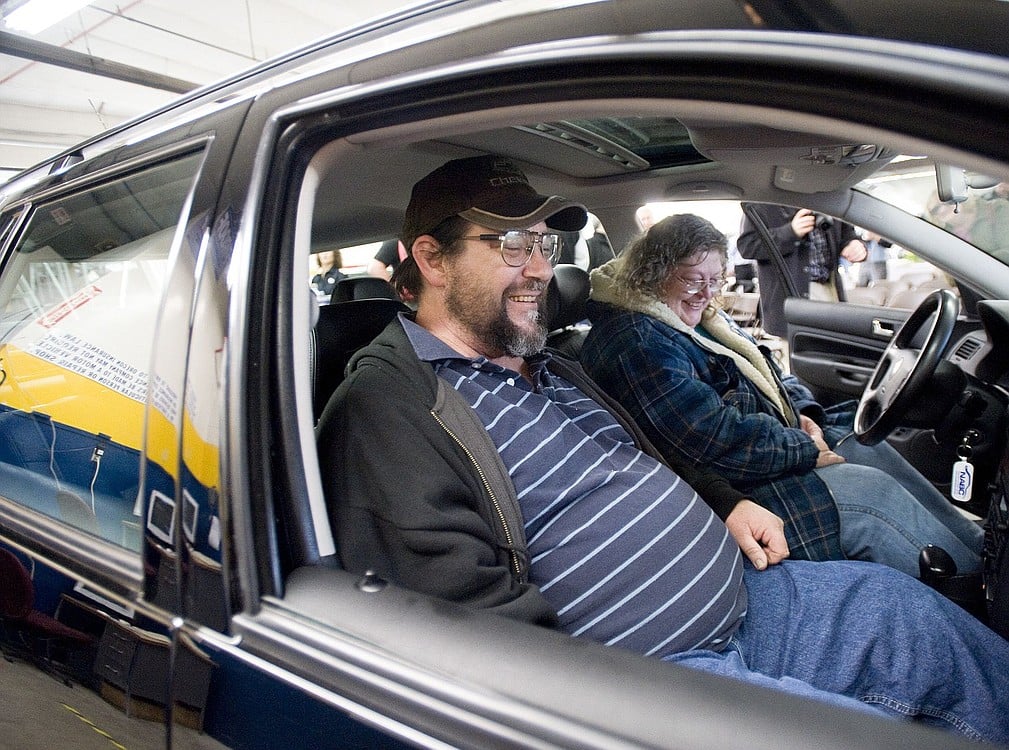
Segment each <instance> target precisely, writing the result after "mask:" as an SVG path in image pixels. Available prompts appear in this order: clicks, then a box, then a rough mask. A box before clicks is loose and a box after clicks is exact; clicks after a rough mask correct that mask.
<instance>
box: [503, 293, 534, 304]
mask: <svg viewBox="0 0 1009 750" xmlns="http://www.w3.org/2000/svg"><path fill="white" fill-rule="evenodd" d="M508 299H510V300H511V301H512V302H528V303H532V304H535V303H536V302H537V301H538V300H539V295H536V294H513V295H511V296H509V297H508Z"/></svg>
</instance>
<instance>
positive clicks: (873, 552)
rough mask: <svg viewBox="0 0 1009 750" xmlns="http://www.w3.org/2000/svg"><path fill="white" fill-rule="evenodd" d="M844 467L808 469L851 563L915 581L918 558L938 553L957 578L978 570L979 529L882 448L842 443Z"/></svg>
mask: <svg viewBox="0 0 1009 750" xmlns="http://www.w3.org/2000/svg"><path fill="white" fill-rule="evenodd" d="M837 452H838V453H839V454H840V455H842V456H844V458H845V459H846V461H847V462H848V463H844V464H835V465H833V466H826V467H824V468H822V469H814V471H815V472H816V474H817V476H819V477H820V479H822V480H823V482H824V483H825V484H826V485H827V486H828V487H829V488H830V491H831V493H832V494H833V496H834V502H835V503H836V505H837V510H838V513H839V514H840V516H841V548H842V549H843V550H844V554H845V555H846V556H847V557H848V558H849V559H851V560H872V561H873V562H878V563H883V564H884V565H889V566H890V567H893V568H896V569H897V570H901V571H903V572H905V573H907V574H908V575H911V576H915V577H917V576H918V553H919V552H920V551H921V549H922V547H924V546H925V545H926V544H934V545H936V546H937V547H942V548H943V549H945V550H946V551H947V552H949V554H950V555H951V556H952V558H953V560H954V561H955V562H956V566H957V570H958V572H960V573H973V572H976V571H978V570H980V568H981V544H982V541H983V539H984V531H983V530H982V528H981V527H980V526H979V525H978V524H976V523H974V522H973V521H971V520H970V519H968V518H966V517H965V516H964V515H963V514H961V513H960V511H958V510H957V509H956V508H955V507H954V506H953V504H952V502H951V501H950V500H947V499H946V498H945V497H944V496H943V495H942V493H941V492H939V491H938V490H937V489H936V488H935V487H934V486H933V485H932V484H931V482H929V481H928V480H927V479H925V477H923V476H922V475H921V474H920V473H919V472H918V471H917V470H915V469H914V467H912V466H911V465H910V464H909V463H908V462H907V461H905V460H904V458H903V456H901V455H900V454H899V453H898V452H897V451H896V450H894V448H893V447H892V446H890V445H889V444H887V443H880V444H879V445H873V446H869V445H862V444H861V443H859V442H857V441H856V440H855V439H854V438H849V439H848V440H845V441H844V442H843V443H842V444H841V445H840V447H839V448H838V449H837Z"/></svg>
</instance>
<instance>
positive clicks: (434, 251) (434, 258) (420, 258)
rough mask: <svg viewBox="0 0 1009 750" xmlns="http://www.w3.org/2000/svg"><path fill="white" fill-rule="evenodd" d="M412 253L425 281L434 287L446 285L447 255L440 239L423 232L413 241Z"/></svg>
mask: <svg viewBox="0 0 1009 750" xmlns="http://www.w3.org/2000/svg"><path fill="white" fill-rule="evenodd" d="M411 254H412V255H413V259H414V261H415V262H416V263H417V267H418V268H419V269H420V272H421V275H422V276H423V277H424V281H426V282H427V283H428V284H429V285H430V286H434V287H440V286H444V285H445V256H444V254H443V253H442V252H441V244H439V242H438V240H436V239H435V238H434V237H432V236H431V235H429V234H422V235H421V236H420V237H418V238H417V239H415V240H414V241H413V250H412V253H411Z"/></svg>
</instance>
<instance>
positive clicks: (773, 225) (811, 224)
mask: <svg viewBox="0 0 1009 750" xmlns="http://www.w3.org/2000/svg"><path fill="white" fill-rule="evenodd" d="M743 206H744V208H745V207H751V208H752V209H753V210H754V211H755V212H756V214H757V215H758V216H759V217H760V218H761V220H762V221H763V222H764V224H765V225H766V226H767V229H768V231H769V232H770V233H771V237H772V238H773V239H774V242H775V244H776V245H777V247H778V250H779V251H780V252H781V257H782V260H783V261H784V264H785V268H786V270H787V272H788V274H789V275H790V276H791V277H792V281H793V282H794V283H795V288H796V291H797V292H798V294H799V296H800V297H808V298H810V299H816V300H821V301H826V302H837V301H838V300H844V299H845V296H844V285H843V284H842V283H841V277H840V275H839V274H838V272H837V264H838V260H839V258H845V259H847V260H849V261H851V262H852V263H859V262H861V261H863V260H865V257H866V255H867V250H866V249H865V245H864V244H862V241H861V240H860V239H858V237H857V236H855V228H854V227H853V226H851V224H846V223H844V222H842V221H834V220H833V219H832V218H830V217H829V216H822V215H820V214H815V213H813V212H812V211H810V210H809V209H808V208H800V209H798V210H796V209H794V208H792V207H791V206H774V205H767V204H763V203H744V204H743ZM736 247H737V249H738V250H739V254H740V255H742V256H743V257H744V258H747V259H749V260H755V261H757V278H758V280H759V283H760V319H761V326H762V327H763V329H764V330H765V331H767V332H768V333H770V334H773V335H775V336H786V335H787V334H788V326H787V324H786V322H785V297H787V296H788V286H787V285H786V284H785V281H784V280H783V279H782V277H781V272H780V271H779V270H778V266H777V265H776V264H775V262H774V260H773V257H772V255H771V251H770V250H769V249H768V248H767V245H766V244H765V243H764V241H763V239H762V238H761V236H760V233H759V232H758V231H757V229H756V227H754V226H753V223H752V222H751V221H750V219H749V217H748V216H746V215H745V214H744V216H743V225H742V229H741V231H740V234H739V239H738V240H737V241H736Z"/></svg>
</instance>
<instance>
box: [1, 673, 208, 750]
mask: <svg viewBox="0 0 1009 750" xmlns="http://www.w3.org/2000/svg"><path fill="white" fill-rule="evenodd" d="M0 686H2V688H3V689H2V691H0V748H2V749H3V750H8V749H9V750H55V749H58V748H66V749H67V750H147V749H148V748H164V747H165V728H164V726H163V724H162V723H160V722H158V721H150V720H145V719H143V718H139V717H137V716H131V717H130V716H127V715H126V713H125V712H123V711H121V710H120V709H118V708H116V707H115V706H114V705H112V704H111V703H109V702H107V701H106V700H104V699H103V698H102V697H101V696H100V695H99V694H98V693H97V692H95V691H94V690H92V689H91V688H89V687H86V686H84V685H80V684H78V683H73V684H72V686H68V685H66V684H65V683H64V682H63V681H62V680H60V679H58V678H56V677H54V676H52V675H49V674H47V673H45V672H43V671H42V670H40V669H38V668H37V667H35V666H34V665H33V664H31V663H28V662H24V661H20V660H17V659H15V660H14V661H13V662H11V661H8V660H7V659H0ZM172 740H173V741H172V748H173V750H221V749H223V748H224V747H225V746H224V745H222V744H220V743H219V742H217V741H216V740H213V739H211V738H210V737H208V736H207V735H205V734H201V733H200V732H198V731H196V730H194V729H190V728H187V727H182V726H178V725H176V726H175V727H174V729H173V738H172Z"/></svg>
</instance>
